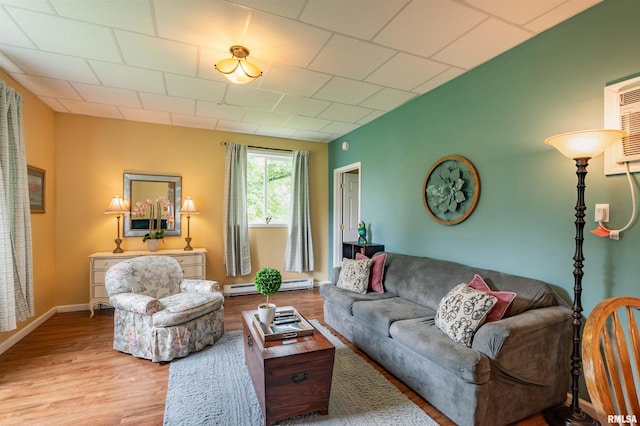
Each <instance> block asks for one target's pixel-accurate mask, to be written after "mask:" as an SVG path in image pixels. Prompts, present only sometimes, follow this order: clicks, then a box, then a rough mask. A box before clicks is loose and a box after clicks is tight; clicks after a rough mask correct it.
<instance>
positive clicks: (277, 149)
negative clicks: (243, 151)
mask: <svg viewBox="0 0 640 426" xmlns="http://www.w3.org/2000/svg"><path fill="white" fill-rule="evenodd" d="M227 143H228V142H225V141H220V146H227ZM247 148H255V149H266V150H268V151H282V152H293V150H292V149H284V148H268V147H265V146H255V145H247Z"/></svg>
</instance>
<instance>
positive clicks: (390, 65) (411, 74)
mask: <svg viewBox="0 0 640 426" xmlns="http://www.w3.org/2000/svg"><path fill="white" fill-rule="evenodd" d="M447 68H448V66H447V65H444V64H441V63H438V62H435V61H431V60H429V59H425V58H420V57H418V56H414V55H408V54H406V53H398V54H397V55H396V56H394V57H393V58H391V59H390V60H389V61H387V62H386V63H385V64H384V65H382V66H381V67H380V68H378V69H377V70H376V71H375V72H374V73H373V74H371V75H370V76H369V77H367V79H366V81H368V82H370V83H376V84H380V85H382V86H388V87H394V88H396V89H401V90H411V89H413V88H415V87H416V86H419V85H420V84H422V83H424V82H425V81H426V80H429V79H430V78H433V77H434V76H436V75H438V74H440V73H441V72H442V71H444V70H446V69H447ZM399 76H401V77H400V78H399Z"/></svg>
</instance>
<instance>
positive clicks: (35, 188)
mask: <svg viewBox="0 0 640 426" xmlns="http://www.w3.org/2000/svg"><path fill="white" fill-rule="evenodd" d="M44 175H45V171H44V170H42V169H39V168H37V167H33V166H27V179H28V182H29V205H30V206H31V213H44Z"/></svg>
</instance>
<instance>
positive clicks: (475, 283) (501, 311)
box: [469, 274, 518, 322]
mask: <svg viewBox="0 0 640 426" xmlns="http://www.w3.org/2000/svg"><path fill="white" fill-rule="evenodd" d="M469 287H471V288H475V289H476V290H480V291H483V292H485V293H488V294H490V295H492V296H495V297H496V298H497V299H498V301H497V302H496V304H495V306H494V307H493V308H492V309H491V310H490V311H489V314H488V315H487V318H486V319H485V322H493V321H498V320H501V319H502V318H503V317H504V316H505V314H506V313H507V312H508V311H509V308H510V307H511V304H512V303H513V299H515V298H516V296H517V295H518V294H517V293H515V292H513V291H493V290H491V288H489V285H488V284H487V283H486V282H484V280H483V279H482V277H481V276H480V275H478V274H475V275H474V276H473V279H472V280H471V281H469Z"/></svg>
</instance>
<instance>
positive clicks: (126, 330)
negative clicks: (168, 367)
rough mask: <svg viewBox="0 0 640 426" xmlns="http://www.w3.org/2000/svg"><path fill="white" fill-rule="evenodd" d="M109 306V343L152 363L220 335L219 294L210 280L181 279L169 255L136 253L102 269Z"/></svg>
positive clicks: (221, 309)
mask: <svg viewBox="0 0 640 426" xmlns="http://www.w3.org/2000/svg"><path fill="white" fill-rule="evenodd" d="M105 284H106V287H107V292H108V293H109V302H110V303H111V305H112V306H113V307H114V308H115V314H114V330H113V348H114V349H115V350H118V351H121V352H125V353H128V354H131V355H133V356H135V357H138V358H145V359H150V360H151V361H153V362H165V361H171V360H172V359H174V358H181V357H185V356H187V355H188V354H190V353H191V352H197V351H199V350H201V349H202V348H204V347H205V346H207V345H212V344H214V343H215V342H216V341H217V340H218V339H220V337H222V335H223V334H224V307H223V303H224V296H223V295H222V293H220V291H219V290H220V285H219V284H218V283H217V282H216V281H208V280H191V279H183V275H182V269H181V267H180V264H179V263H178V261H176V260H175V259H174V258H172V257H170V256H140V257H135V258H133V259H128V260H125V261H122V262H120V263H118V264H116V265H114V266H112V267H111V268H109V269H108V270H107V274H106V276H105Z"/></svg>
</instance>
